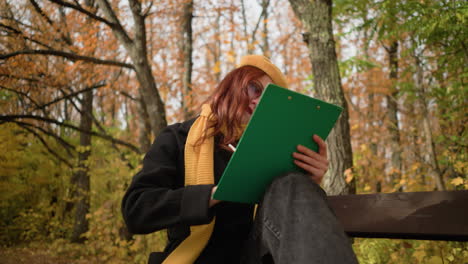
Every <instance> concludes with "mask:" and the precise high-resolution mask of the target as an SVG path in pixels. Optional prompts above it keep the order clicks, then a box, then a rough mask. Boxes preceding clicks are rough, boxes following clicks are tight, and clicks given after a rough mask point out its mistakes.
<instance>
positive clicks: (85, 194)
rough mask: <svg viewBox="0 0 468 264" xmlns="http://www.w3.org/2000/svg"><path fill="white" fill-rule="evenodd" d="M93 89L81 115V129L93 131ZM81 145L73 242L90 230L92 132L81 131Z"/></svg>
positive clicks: (75, 183) (86, 95)
mask: <svg viewBox="0 0 468 264" xmlns="http://www.w3.org/2000/svg"><path fill="white" fill-rule="evenodd" d="M92 111H93V91H92V90H90V91H87V92H85V93H84V96H83V100H82V108H81V115H80V118H81V119H80V129H83V130H84V131H91V128H92V125H93V120H92V117H91V116H92ZM80 147H81V150H80V151H79V152H78V167H77V170H76V172H75V173H74V174H73V175H72V179H71V184H72V188H73V195H72V197H73V202H74V206H73V207H74V208H75V216H74V226H73V233H72V237H71V241H72V242H76V243H82V242H84V240H85V238H84V237H83V236H82V235H83V234H84V233H86V232H87V231H88V227H89V223H88V219H87V218H86V215H87V214H88V213H89V206H90V205H89V190H90V184H89V167H88V162H87V161H88V158H89V156H90V154H91V134H89V133H84V132H80Z"/></svg>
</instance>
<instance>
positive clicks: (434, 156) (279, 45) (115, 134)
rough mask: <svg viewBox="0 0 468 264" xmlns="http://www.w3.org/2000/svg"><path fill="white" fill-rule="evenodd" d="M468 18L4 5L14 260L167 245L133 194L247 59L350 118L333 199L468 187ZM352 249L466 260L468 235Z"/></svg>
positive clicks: (344, 3)
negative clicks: (160, 146) (168, 144)
mask: <svg viewBox="0 0 468 264" xmlns="http://www.w3.org/2000/svg"><path fill="white" fill-rule="evenodd" d="M331 10H333V13H332V14H333V15H332V16H330V12H329V11H331ZM467 19H468V4H467V3H466V1H462V0H460V1H456V0H401V1H390V0H379V1H378V0H375V1H371V0H354V1H351V0H335V1H333V3H332V2H331V1H326V0H316V1H300V0H290V1H287V0H275V1H273V0H272V1H269V0H251V1H245V0H239V1H233V0H218V1H214V0H206V1H192V0H171V1H169V0H158V1H155V0H142V1H136V0H128V1H115V0H73V1H72V0H19V1H13V0H0V149H1V150H2V151H1V152H0V195H1V196H0V217H1V218H0V243H1V245H2V247H1V249H0V259H2V260H3V261H5V263H23V262H24V263H26V262H27V263H99V262H104V263H145V261H146V259H147V256H148V254H149V252H151V251H157V250H161V249H162V248H163V246H164V241H165V234H164V232H157V233H154V234H151V235H146V236H141V235H132V234H130V233H128V231H127V229H126V228H125V225H124V223H123V220H122V217H121V214H120V202H121V199H122V196H123V194H124V191H125V189H126V187H127V186H128V185H129V183H130V181H131V178H132V176H133V175H134V174H135V173H136V172H137V171H138V170H139V169H140V168H141V165H140V162H141V160H142V158H143V156H144V153H145V152H146V151H147V150H148V148H149V146H150V144H151V142H152V141H153V140H154V138H155V136H156V135H157V134H158V133H159V131H160V129H161V128H162V127H164V126H165V125H167V124H172V123H175V122H179V121H182V120H184V119H186V118H189V117H191V116H194V115H195V114H196V113H197V111H198V109H199V106H200V104H201V103H202V102H203V101H204V100H205V99H206V98H207V96H208V95H209V94H210V93H211V92H212V91H213V89H214V88H215V87H216V84H217V83H218V82H219V81H220V79H221V78H222V77H223V76H224V75H225V74H226V73H227V72H229V70H231V69H233V68H234V67H235V65H236V63H238V62H239V58H240V57H241V56H243V55H246V54H264V55H266V56H268V57H270V58H271V60H272V61H273V62H274V63H275V64H277V65H279V67H280V68H281V70H282V71H283V72H284V73H285V74H286V76H287V78H288V81H289V84H290V88H291V89H293V90H296V91H299V92H302V93H305V94H308V95H311V96H314V97H318V98H321V99H324V100H327V101H331V102H334V103H337V104H341V105H342V106H344V107H345V108H346V110H347V111H345V114H344V115H343V117H342V119H341V121H340V122H341V123H340V124H339V125H338V127H339V129H335V130H336V131H337V132H335V135H331V137H332V138H330V139H329V146H330V148H331V152H330V153H341V152H340V151H342V152H343V153H344V154H343V156H342V157H344V158H341V159H338V160H337V158H336V157H333V154H332V157H331V160H332V161H335V162H332V169H331V172H330V173H329V174H328V175H327V178H326V180H325V183H324V185H325V186H324V188H325V189H326V190H327V192H328V193H330V194H339V193H358V194H363V193H377V192H399V191H403V192H412V191H433V190H466V189H468V177H467V159H466V155H467V153H466V151H467V131H466V123H467V121H468V120H467V119H468V118H467V108H466V105H467V97H466V96H467V94H468V93H467V87H466V82H467V77H468V75H467V70H466V69H467V64H468V53H467V43H466V40H467V39H468V33H467V28H468V22H467ZM332 23H333V31H332ZM331 32H333V34H331ZM340 140H342V141H343V142H342V141H340ZM347 144H348V145H349V147H346V146H347ZM343 149H344V150H343ZM343 160H344V161H343ZM333 164H338V165H339V166H338V165H333ZM334 166H335V167H334ZM327 179H328V180H327ZM354 249H355V251H356V253H357V255H358V258H359V261H360V263H468V244H467V243H461V242H443V241H439V242H437V241H413V240H387V239H356V240H355V241H354ZM9 261H11V262H9Z"/></svg>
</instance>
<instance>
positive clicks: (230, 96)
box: [207, 66, 266, 147]
mask: <svg viewBox="0 0 468 264" xmlns="http://www.w3.org/2000/svg"><path fill="white" fill-rule="evenodd" d="M265 74H266V73H265V72H264V71H262V70H260V69H258V68H256V67H253V66H242V67H239V68H237V69H235V70H233V71H231V72H230V73H228V74H227V75H226V77H224V79H223V80H222V81H221V82H220V83H219V85H218V87H217V88H216V91H215V92H214V93H213V94H212V95H211V97H210V98H209V99H208V102H209V104H210V106H211V111H212V117H213V118H214V120H216V122H214V125H213V128H214V131H213V133H212V135H207V136H221V141H220V142H219V143H220V144H221V146H223V147H227V145H228V144H230V143H234V142H235V141H237V140H238V139H239V137H240V135H238V133H239V129H240V128H242V119H243V117H244V115H245V113H246V112H247V111H248V108H249V103H250V100H249V95H248V86H249V84H250V85H254V86H257V87H259V88H260V89H263V85H262V84H261V83H260V81H258V79H259V78H261V77H262V76H264V75H265ZM241 131H242V130H241Z"/></svg>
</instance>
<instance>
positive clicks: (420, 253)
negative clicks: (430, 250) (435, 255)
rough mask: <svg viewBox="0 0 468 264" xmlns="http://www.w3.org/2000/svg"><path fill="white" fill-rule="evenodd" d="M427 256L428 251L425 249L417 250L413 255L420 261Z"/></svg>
mask: <svg viewBox="0 0 468 264" xmlns="http://www.w3.org/2000/svg"><path fill="white" fill-rule="evenodd" d="M425 256H426V252H425V251H424V250H416V251H415V252H414V253H413V257H414V258H416V259H417V260H418V263H422V261H423V259H424V257H425Z"/></svg>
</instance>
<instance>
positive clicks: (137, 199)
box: [122, 55, 356, 263]
mask: <svg viewBox="0 0 468 264" xmlns="http://www.w3.org/2000/svg"><path fill="white" fill-rule="evenodd" d="M268 83H275V84H277V85H279V86H283V87H286V86H287V83H286V78H285V77H284V75H283V74H282V73H281V71H280V70H279V69H278V68H277V67H276V66H275V65H273V64H272V63H271V62H270V61H269V60H268V59H267V58H265V57H264V56H260V55H248V56H245V57H243V58H242V60H241V63H240V66H239V67H238V68H236V69H235V70H233V71H232V72H230V73H229V74H227V76H226V77H225V78H224V79H223V80H222V81H221V83H220V84H219V86H218V87H217V89H216V91H215V92H214V94H213V95H212V96H211V97H210V99H209V100H208V104H205V105H203V107H202V112H201V114H200V116H198V117H197V118H195V119H192V120H189V121H186V122H183V123H177V124H174V125H170V126H168V127H167V128H165V129H164V130H163V131H162V132H161V134H160V135H159V136H158V138H157V139H156V140H155V142H154V144H153V146H152V147H151V149H150V151H149V152H148V153H147V154H146V156H145V158H144V161H143V169H142V170H141V171H140V172H139V173H138V174H137V175H135V177H134V179H133V181H132V184H131V186H130V187H129V189H128V190H127V193H126V194H125V196H124V199H123V203H122V212H123V216H124V219H125V221H126V223H127V226H128V228H129V230H130V232H132V233H137V234H147V233H151V232H155V231H158V230H161V229H166V228H167V230H168V240H169V241H168V245H167V246H166V248H165V250H164V252H162V253H152V255H151V256H150V260H149V262H150V263H163V261H164V263H262V261H263V262H273V261H275V263H311V262H310V261H311V260H313V259H314V258H317V260H318V261H320V262H322V263H332V261H335V262H334V263H346V262H343V259H344V260H346V261H348V263H356V262H355V257H354V253H353V252H352V249H351V247H350V246H349V243H348V242H347V239H346V236H345V235H344V232H343V231H342V229H341V228H340V227H339V225H338V223H337V221H336V219H335V218H334V216H333V213H332V212H331V211H330V209H329V208H328V206H327V204H326V199H325V198H326V196H325V194H324V192H323V191H322V190H321V189H320V187H319V186H318V184H320V182H321V180H322V178H323V176H324V174H325V172H326V171H327V168H328V160H327V153H326V144H325V142H324V141H323V140H322V139H320V138H319V137H318V136H315V135H314V136H313V140H315V142H317V144H318V145H319V153H315V152H314V151H312V150H310V149H308V148H306V147H304V146H298V147H297V152H294V153H291V154H292V155H293V157H294V158H295V161H294V162H295V163H296V165H297V166H299V167H300V168H302V169H303V170H304V174H300V173H290V174H287V175H283V176H281V177H278V178H277V179H276V180H274V182H273V183H272V184H271V185H270V187H269V189H268V190H267V191H266V194H265V196H264V199H263V202H262V203H261V204H262V205H261V206H260V209H259V212H258V213H257V216H256V217H255V219H256V220H255V222H254V220H253V219H254V217H253V214H254V207H253V206H252V205H248V204H240V203H231V202H221V201H217V200H213V199H212V198H211V196H212V193H213V192H214V190H215V189H216V184H217V182H218V181H219V178H220V177H221V175H222V173H223V171H224V169H225V167H226V165H227V163H228V161H229V159H230V157H231V155H232V151H231V150H230V148H229V147H228V145H229V144H232V145H236V143H237V141H238V140H239V138H240V136H241V135H242V132H243V128H244V126H245V124H246V123H247V122H248V121H249V119H250V116H251V114H252V113H253V110H254V109H255V107H256V105H257V103H258V101H259V98H260V95H261V94H262V91H263V89H264V88H265V87H266V85H267V84H268ZM292 193H294V194H295V195H288V194H292ZM298 196H299V197H300V198H301V199H300V201H299V202H298V200H297V197H298ZM304 234H307V235H304ZM311 249H314V250H311ZM310 251H312V252H314V253H313V254H311V253H309V252H310ZM335 255H339V257H336V256H335Z"/></svg>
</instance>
